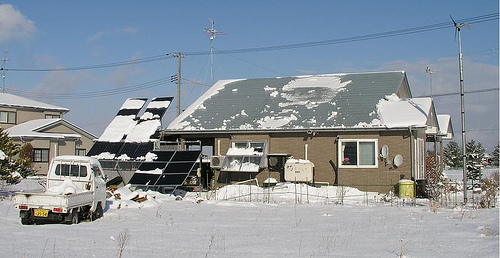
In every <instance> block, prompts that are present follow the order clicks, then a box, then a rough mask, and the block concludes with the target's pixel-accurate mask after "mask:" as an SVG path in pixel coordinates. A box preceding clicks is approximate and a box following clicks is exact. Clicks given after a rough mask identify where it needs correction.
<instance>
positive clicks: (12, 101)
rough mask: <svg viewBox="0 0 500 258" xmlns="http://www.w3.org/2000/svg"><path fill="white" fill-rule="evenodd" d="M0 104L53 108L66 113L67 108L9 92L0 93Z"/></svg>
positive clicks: (18, 106)
mask: <svg viewBox="0 0 500 258" xmlns="http://www.w3.org/2000/svg"><path fill="white" fill-rule="evenodd" d="M0 106H4V107H14V108H34V109H43V110H53V111H58V112H62V113H67V112H68V111H69V109H67V108H63V107H58V106H55V105H51V104H47V103H43V102H39V101H35V100H31V99H27V98H23V97H20V96H17V95H13V94H9V93H0Z"/></svg>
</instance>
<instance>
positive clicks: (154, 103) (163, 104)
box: [148, 99, 171, 109]
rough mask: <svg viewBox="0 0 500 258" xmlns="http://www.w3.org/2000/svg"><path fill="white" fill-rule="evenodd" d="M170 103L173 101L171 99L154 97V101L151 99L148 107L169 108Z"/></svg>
mask: <svg viewBox="0 0 500 258" xmlns="http://www.w3.org/2000/svg"><path fill="white" fill-rule="evenodd" d="M170 103H171V101H169V100H162V101H160V100H156V99H153V101H151V102H150V103H149V104H148V108H151V109H153V108H165V109H167V108H168V107H169V106H170Z"/></svg>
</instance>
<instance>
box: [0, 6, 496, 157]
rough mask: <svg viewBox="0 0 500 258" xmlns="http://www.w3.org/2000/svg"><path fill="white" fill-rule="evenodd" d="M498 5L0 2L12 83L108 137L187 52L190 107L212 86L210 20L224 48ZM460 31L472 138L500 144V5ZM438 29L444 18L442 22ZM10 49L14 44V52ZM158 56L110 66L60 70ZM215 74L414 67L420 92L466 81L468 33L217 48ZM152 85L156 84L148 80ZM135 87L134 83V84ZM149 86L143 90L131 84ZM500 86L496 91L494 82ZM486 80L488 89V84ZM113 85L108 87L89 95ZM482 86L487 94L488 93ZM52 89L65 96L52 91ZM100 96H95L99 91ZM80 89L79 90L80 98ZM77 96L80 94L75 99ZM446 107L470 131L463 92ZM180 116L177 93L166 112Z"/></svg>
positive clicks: (442, 19)
mask: <svg viewBox="0 0 500 258" xmlns="http://www.w3.org/2000/svg"><path fill="white" fill-rule="evenodd" d="M493 13H498V1H494V0H488V1H10V2H8V3H6V4H3V5H0V14H1V15H0V50H1V51H2V52H1V53H2V54H3V55H4V56H6V57H7V58H8V59H9V61H8V62H7V69H8V71H7V72H6V80H5V86H6V91H7V92H12V93H15V94H19V95H21V96H25V97H28V98H32V99H36V100H40V101H44V102H48V103H51V104H55V105H59V106H62V107H66V108H69V109H70V110H71V111H70V112H69V113H68V114H67V115H66V116H65V118H66V119H67V120H69V121H70V122H72V123H75V124H77V125H78V126H80V127H82V128H84V129H87V130H88V131H90V132H91V133H94V134H95V135H96V136H100V134H101V133H102V131H103V130H104V128H105V127H106V126H107V124H108V123H109V122H110V121H111V120H112V118H113V117H114V115H115V114H116V112H117V111H118V109H119V107H120V106H121V104H122V103H123V101H124V100H125V99H126V98H128V97H148V98H152V97H155V96H175V95H176V85H175V84H172V83H170V82H168V83H162V84H158V85H156V86H155V87H142V86H140V85H142V84H144V83H149V82H153V81H156V80H160V79H165V78H169V77H170V76H171V75H173V74H175V73H176V72H177V60H176V59H174V58H169V57H168V56H166V54H168V53H173V52H181V53H190V54H191V55H189V54H187V55H186V57H185V58H183V59H182V74H183V78H184V79H185V80H184V81H183V89H182V97H181V103H182V104H181V106H182V108H183V109H184V108H187V106H188V105H189V104H190V103H192V102H193V101H194V100H196V98H198V96H200V95H201V94H202V93H203V92H204V91H205V90H206V89H207V88H208V87H207V86H205V85H209V84H211V79H210V58H209V55H208V52H209V50H210V41H209V37H208V36H207V35H204V33H203V30H204V29H207V28H209V27H210V22H209V18H213V19H214V20H215V22H216V23H215V28H216V29H217V30H218V31H221V32H224V34H223V35H218V36H217V37H216V38H215V50H216V52H217V51H223V50H235V49H249V48H257V47H270V46H283V45H290V44H301V43H310V42H318V41H325V40H338V39H346V38H351V37H356V36H362V37H363V36H366V35H371V34H376V33H385V32H393V31H397V30H405V29H410V28H416V27H421V26H426V25H437V24H442V23H446V22H450V24H451V21H450V15H451V16H453V17H454V18H455V19H456V20H458V21H460V20H463V19H468V18H471V17H478V16H482V15H487V14H493ZM479 21H480V22H473V21H471V30H467V29H465V28H464V29H463V30H462V39H463V52H464V58H465V64H464V76H465V89H466V91H473V92H475V93H470V94H467V95H466V121H467V125H466V129H467V131H468V132H467V139H469V140H470V139H474V140H476V141H479V142H481V143H483V145H485V146H486V147H487V148H488V150H489V151H492V149H493V146H494V145H495V144H496V143H497V142H498V135H499V131H498V124H499V120H498V117H499V113H498V96H499V92H498V87H499V83H498V60H499V59H498V45H499V43H498V38H499V35H498V14H497V15H496V18H494V19H491V20H490V21H484V20H479ZM433 28H435V26H434V27H433ZM5 51H9V52H8V53H7V54H4V52H5ZM149 57H161V58H160V60H157V61H151V62H144V63H140V64H133V65H125V66H110V67H106V68H101V69H76V70H70V71H68V70H63V71H33V70H51V69H54V68H79V67H84V66H91V67H94V66H95V65H102V64H114V63H118V62H123V61H131V60H137V59H140V58H149ZM214 60H215V61H214V77H215V80H219V79H229V78H259V77H278V76H287V75H304V74H319V73H346V72H370V71H387V70H405V71H407V73H408V79H409V83H410V87H411V89H412V93H413V95H414V96H423V95H429V94H430V86H429V74H426V73H425V69H426V67H427V66H429V67H431V69H432V70H436V72H435V73H434V74H433V75H432V81H433V83H432V85H433V87H432V88H433V94H434V95H439V94H444V93H451V92H458V91H459V73H458V42H457V40H456V39H455V33H454V30H453V28H451V27H447V28H442V29H435V30H430V31H425V32H418V33H408V34H406V35H400V36H390V37H383V38H379V39H370V40H360V41H352V40H350V41H349V40H348V42H346V43H337V44H326V45H322V46H314V47H311V46H306V47H300V48H286V49H282V50H275V49H271V50H269V51H256V52H244V51H239V52H238V51H237V53H232V54H215V57H214ZM148 85H150V84H148ZM124 87H125V88H124ZM131 87H133V88H139V89H137V90H136V91H133V92H131V91H127V90H126V89H130V88H131ZM495 88H496V89H497V90H491V89H495ZM484 89H487V90H488V91H486V92H480V91H482V90H484ZM100 91H107V92H110V91H112V93H114V94H113V95H110V96H98V97H93V98H83V97H81V96H82V95H81V94H82V93H96V92H100ZM478 91H479V92H478ZM49 93H58V94H66V95H62V96H63V97H64V98H61V97H59V98H50V96H48V94H49ZM94 95H95V94H94ZM79 96H80V97H79ZM68 97H70V98H69V99H68ZM434 99H435V102H436V110H437V112H438V113H440V114H451V115H452V120H453V126H454V129H455V134H456V137H455V138H456V140H457V141H458V142H459V141H460V129H461V126H460V98H459V95H451V96H436V97H435V98H434ZM174 116H175V103H173V104H172V106H171V108H170V109H169V112H168V113H167V115H166V117H165V119H164V126H166V125H167V124H168V123H169V122H170V121H171V120H172V119H173V118H174Z"/></svg>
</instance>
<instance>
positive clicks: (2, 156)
mask: <svg viewBox="0 0 500 258" xmlns="http://www.w3.org/2000/svg"><path fill="white" fill-rule="evenodd" d="M7 158H8V156H7V155H6V154H5V152H3V150H0V160H6V159H7Z"/></svg>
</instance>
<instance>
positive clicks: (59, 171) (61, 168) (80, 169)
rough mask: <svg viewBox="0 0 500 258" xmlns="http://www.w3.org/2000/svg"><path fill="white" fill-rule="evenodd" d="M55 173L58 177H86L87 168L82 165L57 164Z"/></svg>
mask: <svg viewBox="0 0 500 258" xmlns="http://www.w3.org/2000/svg"><path fill="white" fill-rule="evenodd" d="M55 172H56V175H58V176H73V177H86V176H87V167H86V166H80V165H70V164H57V166H56V171H55Z"/></svg>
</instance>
